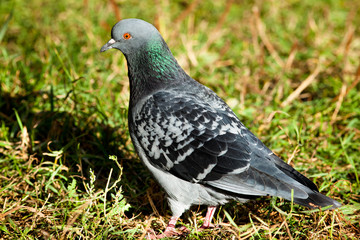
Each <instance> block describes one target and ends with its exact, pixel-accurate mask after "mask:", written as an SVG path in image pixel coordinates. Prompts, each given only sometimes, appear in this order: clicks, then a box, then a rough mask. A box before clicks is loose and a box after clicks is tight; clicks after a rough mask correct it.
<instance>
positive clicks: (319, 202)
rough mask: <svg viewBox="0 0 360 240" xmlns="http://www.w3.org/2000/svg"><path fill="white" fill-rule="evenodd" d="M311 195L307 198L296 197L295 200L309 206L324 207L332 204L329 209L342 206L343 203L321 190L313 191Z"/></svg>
mask: <svg viewBox="0 0 360 240" xmlns="http://www.w3.org/2000/svg"><path fill="white" fill-rule="evenodd" d="M308 194H309V197H308V198H306V199H300V198H295V199H294V202H295V203H297V204H300V205H302V206H305V207H309V208H323V207H327V206H331V207H330V208H328V209H327V210H331V209H335V208H338V207H340V206H341V203H339V202H338V201H335V200H334V199H332V198H329V197H327V196H325V195H323V194H321V193H319V192H316V191H313V192H310V193H308Z"/></svg>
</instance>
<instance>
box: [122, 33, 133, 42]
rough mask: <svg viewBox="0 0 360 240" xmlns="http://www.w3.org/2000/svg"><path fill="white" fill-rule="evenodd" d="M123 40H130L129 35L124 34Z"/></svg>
mask: <svg viewBox="0 0 360 240" xmlns="http://www.w3.org/2000/svg"><path fill="white" fill-rule="evenodd" d="M123 38H124V39H125V40H128V39H130V38H131V35H130V33H124V35H123Z"/></svg>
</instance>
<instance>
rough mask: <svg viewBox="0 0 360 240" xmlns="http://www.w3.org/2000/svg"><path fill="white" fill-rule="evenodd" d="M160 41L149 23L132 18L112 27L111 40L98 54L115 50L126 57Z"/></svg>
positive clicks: (158, 34) (155, 30)
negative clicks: (111, 49)
mask: <svg viewBox="0 0 360 240" xmlns="http://www.w3.org/2000/svg"><path fill="white" fill-rule="evenodd" d="M162 41H163V40H162V37H161V35H160V33H159V32H158V30H157V29H156V28H155V27H154V26H153V25H151V24H150V23H148V22H145V21H143V20H140V19H134V18H130V19H124V20H122V21H120V22H118V23H116V24H115V25H114V27H113V28H112V30H111V39H110V40H109V41H108V42H107V43H106V44H105V45H104V46H103V47H102V48H101V49H100V52H104V51H106V50H108V49H110V48H116V49H118V50H120V51H121V52H122V53H123V54H124V55H125V56H128V55H130V54H136V53H137V52H139V51H142V50H144V49H146V48H147V47H149V45H150V44H153V43H156V42H162Z"/></svg>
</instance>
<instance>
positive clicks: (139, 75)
mask: <svg viewBox="0 0 360 240" xmlns="http://www.w3.org/2000/svg"><path fill="white" fill-rule="evenodd" d="M126 58H127V61H128V68H129V80H130V94H131V98H134V99H137V100H138V99H140V98H142V97H144V96H147V95H148V94H151V93H152V92H154V91H156V90H159V89H162V88H165V87H167V86H171V85H177V84H180V83H182V82H184V80H186V79H187V78H188V75H187V74H186V73H185V72H184V70H183V69H182V68H181V67H180V65H179V64H178V63H177V61H176V59H175V58H174V56H173V55H172V53H171V51H170V50H169V48H168V46H167V45H166V43H165V41H164V40H163V39H162V38H161V37H160V38H158V37H154V38H153V39H150V40H148V42H147V43H146V44H144V46H143V49H141V50H139V51H138V52H137V53H136V54H132V55H131V56H127V57H126Z"/></svg>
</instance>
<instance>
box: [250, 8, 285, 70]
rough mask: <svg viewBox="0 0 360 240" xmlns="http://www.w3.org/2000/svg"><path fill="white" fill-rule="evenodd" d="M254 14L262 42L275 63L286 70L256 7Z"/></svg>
mask: <svg viewBox="0 0 360 240" xmlns="http://www.w3.org/2000/svg"><path fill="white" fill-rule="evenodd" d="M253 13H254V17H255V24H256V29H257V31H258V33H259V36H260V38H261V41H262V42H263V43H264V45H265V47H266V49H267V50H268V51H269V53H270V55H271V56H272V57H273V58H274V60H275V62H276V63H277V64H278V65H279V66H280V67H281V68H284V62H283V60H282V59H281V58H280V57H279V54H278V53H277V51H276V50H275V48H274V46H273V45H272V43H271V42H270V40H269V38H268V36H267V35H266V32H265V26H264V23H263V22H262V21H261V18H260V14H259V9H258V7H256V6H255V7H253Z"/></svg>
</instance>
